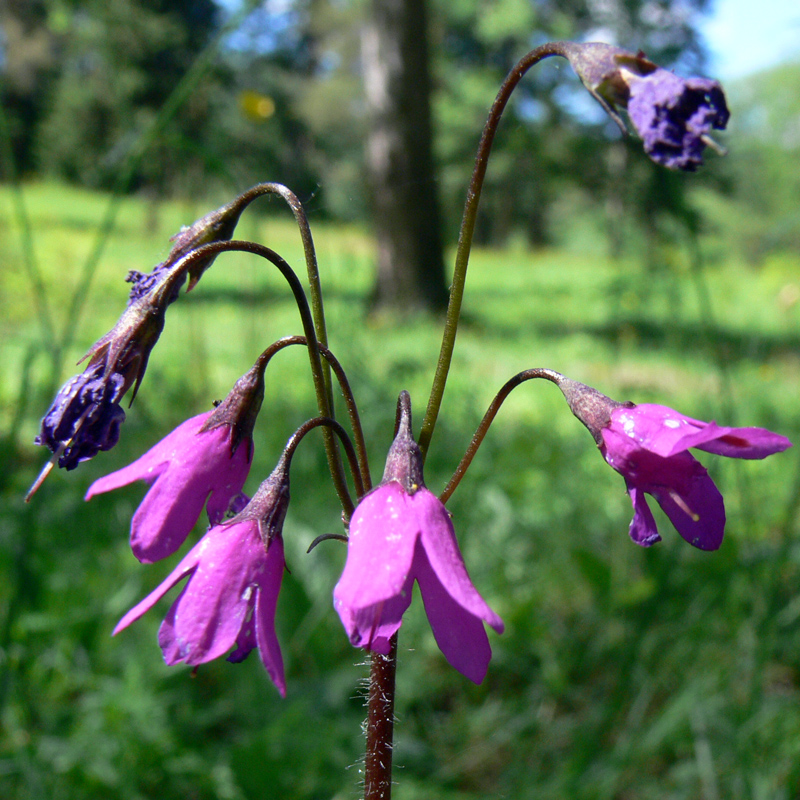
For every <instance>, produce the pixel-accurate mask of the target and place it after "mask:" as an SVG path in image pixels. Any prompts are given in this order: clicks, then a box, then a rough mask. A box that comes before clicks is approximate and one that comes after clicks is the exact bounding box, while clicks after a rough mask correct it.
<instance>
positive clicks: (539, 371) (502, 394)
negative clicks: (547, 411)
mask: <svg viewBox="0 0 800 800" xmlns="http://www.w3.org/2000/svg"><path fill="white" fill-rule="evenodd" d="M563 377H564V376H563V375H561V374H560V373H558V372H555V371H554V370H552V369H546V368H544V367H536V368H535V369H526V370H525V371H524V372H519V373H517V374H516V375H515V376H514V377H513V378H511V379H510V380H508V381H506V383H504V384H503V387H502V388H501V389H500V391H499V392H498V393H497V394H496V395H495V398H494V400H492V402H491V403H490V404H489V408H488V409H486V413H485V414H484V415H483V419H482V420H481V424H480V425H478V429H477V430H476V431H475V434H474V435H473V437H472V441H471V442H470V443H469V447H468V448H467V452H466V453H464V456H463V458H462V459H461V461H460V463H459V465H458V466H457V467H456V471H455V472H454V473H453V477H452V478H450V483H448V484H447V486H445V487H444V491H443V492H442V493H441V494H440V495H439V500H441V501H442V503H446V502H447V501H448V500H449V499H450V495H452V494H453V492H454V491H455V490H456V487H457V486H458V484H459V483H461V479H462V478H463V477H464V474H465V473H466V471H467V469H468V468H469V465H470V464H471V463H472V459H473V458H475V453H477V452H478V448H479V447H480V446H481V442H483V438H484V437H485V436H486V432H487V431H488V430H489V426H490V425H491V424H492V421H493V420H494V418H495V417H496V416H497V412H498V411H499V410H500V406H502V405H503V403H504V402H505V399H506V397H508V396H509V395H510V394H511V392H512V391H513V390H514V389H516V388H517V386H519V385H520V384H521V383H525V381H529V380H532V379H533V378H544V379H545V380H548V381H552V382H553V383H555V384H558V383H559V381H560V380H561V379H562V378H563Z"/></svg>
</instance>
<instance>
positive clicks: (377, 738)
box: [364, 634, 397, 800]
mask: <svg viewBox="0 0 800 800" xmlns="http://www.w3.org/2000/svg"><path fill="white" fill-rule="evenodd" d="M396 672H397V634H394V636H392V638H391V646H390V649H389V655H386V656H384V655H381V654H380V653H376V652H374V651H373V652H372V654H371V664H370V672H369V699H368V710H367V753H366V757H365V759H364V800H390V798H391V796H392V749H393V747H394V744H393V734H394V693H395V673H396Z"/></svg>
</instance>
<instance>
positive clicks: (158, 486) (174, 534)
mask: <svg viewBox="0 0 800 800" xmlns="http://www.w3.org/2000/svg"><path fill="white" fill-rule="evenodd" d="M198 484H199V485H198ZM206 494H207V489H206V490H205V491H204V486H203V482H202V481H201V480H195V479H193V476H191V474H188V475H187V471H186V470H183V469H177V470H173V469H171V468H169V469H168V470H167V472H166V473H165V474H164V475H162V476H161V477H160V478H159V479H158V480H157V481H156V482H155V483H154V484H153V486H152V487H151V488H150V490H149V491H148V492H147V494H146V495H145V498H144V500H142V502H141V504H140V505H139V508H137V509H136V513H135V514H134V515H133V520H132V521H131V540H130V541H131V549H132V550H133V554H134V555H135V556H136V558H138V559H139V561H141V562H142V563H143V564H152V563H153V562H154V561H159V560H161V559H162V558H167V557H168V556H171V555H172V554H173V553H174V552H175V551H176V550H177V549H178V548H179V547H180V546H181V545H182V544H183V543H184V541H185V540H186V537H187V536H188V535H189V532H190V531H191V530H192V528H193V527H194V525H195V523H196V522H197V520H198V519H199V517H200V514H201V512H202V511H203V503H205V501H206Z"/></svg>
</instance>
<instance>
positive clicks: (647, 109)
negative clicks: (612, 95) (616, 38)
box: [628, 69, 730, 172]
mask: <svg viewBox="0 0 800 800" xmlns="http://www.w3.org/2000/svg"><path fill="white" fill-rule="evenodd" d="M628 80H629V85H630V100H629V101H628V116H629V117H630V120H631V122H632V123H633V126H634V127H635V128H636V130H637V131H638V133H639V135H640V136H641V137H642V141H643V142H644V151H645V153H647V155H649V156H650V158H652V159H653V161H656V162H657V163H659V164H663V165H664V166H665V167H669V168H670V169H682V170H685V171H688V172H693V171H694V170H696V169H697V168H698V167H699V166H700V165H701V164H702V163H703V150H705V147H706V144H708V142H709V139H708V135H709V133H710V132H711V129H712V128H714V129H716V130H723V129H724V128H725V126H726V125H727V124H728V118H729V116H730V113H729V112H728V106H727V104H726V102H725V95H724V93H723V91H722V87H721V86H720V85H719V83H718V82H717V81H712V80H708V79H706V78H689V79H688V80H684V79H682V78H679V77H678V76H677V75H674V74H673V73H672V72H668V71H667V70H665V69H657V70H655V71H654V72H652V73H650V74H648V75H644V76H639V75H635V73H632V77H630V78H629V79H628Z"/></svg>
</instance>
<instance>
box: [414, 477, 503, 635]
mask: <svg viewBox="0 0 800 800" xmlns="http://www.w3.org/2000/svg"><path fill="white" fill-rule="evenodd" d="M409 505H410V506H411V508H413V510H414V514H415V516H416V524H417V526H418V527H419V530H420V531H421V543H422V546H423V548H424V550H425V554H426V557H427V558H426V563H428V564H430V567H431V569H432V570H433V572H434V573H435V575H436V578H437V580H438V581H439V582H440V583H441V585H442V587H443V588H444V590H445V591H446V592H447V593H448V594H449V595H450V597H452V598H453V600H455V602H457V603H458V604H459V605H460V606H461V607H462V608H463V609H464V610H466V611H468V612H469V613H470V614H472V615H473V616H475V617H477V618H479V619H482V620H484V621H485V622H487V623H488V624H489V625H491V626H492V627H493V628H494V629H495V630H496V631H497V632H498V633H502V632H503V630H504V628H505V626H504V625H503V620H501V619H500V617H498V616H497V614H495V613H494V611H492V609H491V608H489V606H488V605H487V603H486V601H485V600H484V599H483V598H482V597H481V596H480V594H478V590H477V589H476V588H475V586H474V585H473V584H472V581H471V580H470V578H469V575H468V574H467V568H466V567H465V566H464V559H463V557H462V556H461V551H460V550H459V548H458V542H457V541H456V534H455V531H454V530H453V523H452V522H451V520H450V515H449V514H448V513H447V509H446V508H445V507H444V505H442V503H441V501H440V500H439V498H438V497H436V495H434V494H433V493H432V492H430V491H429V490H428V489H426V488H424V487H423V488H421V489H420V490H419V491H417V492H416V493H415V494H413V495H412V496H411V497H410V498H409Z"/></svg>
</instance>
